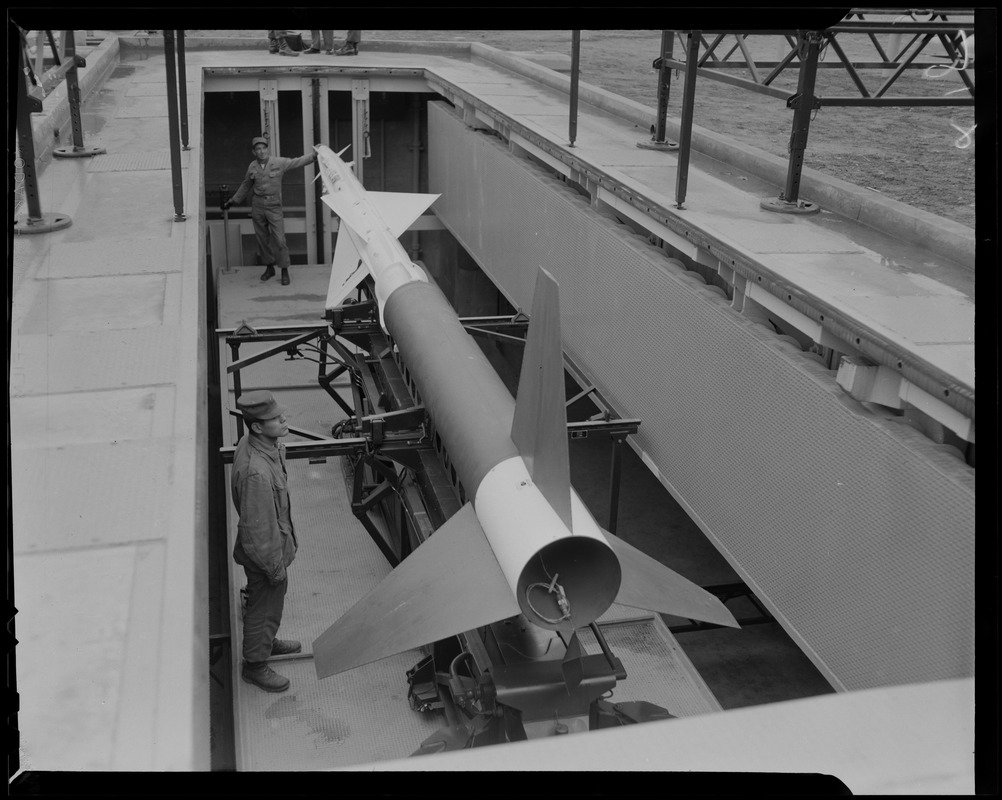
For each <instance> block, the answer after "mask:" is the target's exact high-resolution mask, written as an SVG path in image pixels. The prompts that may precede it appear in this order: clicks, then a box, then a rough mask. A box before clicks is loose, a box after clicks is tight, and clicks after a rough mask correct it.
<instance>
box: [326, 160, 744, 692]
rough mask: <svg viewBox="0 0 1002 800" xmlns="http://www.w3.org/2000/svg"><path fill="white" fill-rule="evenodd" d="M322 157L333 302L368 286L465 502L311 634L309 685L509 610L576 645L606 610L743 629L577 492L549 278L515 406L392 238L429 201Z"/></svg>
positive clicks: (542, 287)
mask: <svg viewBox="0 0 1002 800" xmlns="http://www.w3.org/2000/svg"><path fill="white" fill-rule="evenodd" d="M316 149H317V151H318V163H319V168H320V176H321V178H322V179H323V182H324V188H325V193H324V195H323V201H324V202H325V203H326V204H327V205H328V206H329V207H330V208H331V209H332V210H333V211H334V213H335V214H337V215H338V217H339V218H340V221H341V228H340V231H339V234H338V238H337V244H336V246H335V253H334V259H333V265H332V269H331V278H330V284H329V289H328V295H327V307H328V308H329V309H330V308H334V307H336V306H337V305H339V304H340V303H342V302H343V301H344V299H345V298H346V297H347V296H348V295H349V294H350V293H351V292H352V291H353V290H354V289H355V288H356V287H357V286H358V284H359V283H360V282H361V281H362V280H364V279H365V278H366V277H367V276H369V275H371V276H372V279H373V283H374V287H375V295H376V301H377V305H378V308H379V318H380V321H381V324H382V326H383V328H384V330H385V331H386V332H387V333H389V334H390V336H391V337H392V339H393V342H394V344H395V345H396V347H397V348H398V349H399V352H400V355H401V358H402V359H403V361H404V362H405V363H406V364H407V367H408V370H409V372H410V374H411V376H412V377H413V380H414V383H415V384H416V386H417V388H418V391H419V393H420V398H421V402H422V403H423V404H424V406H425V408H426V410H427V413H428V415H429V416H430V417H431V419H432V420H433V421H434V423H435V428H436V430H437V432H438V433H439V435H440V436H441V438H442V442H443V445H444V447H445V449H446V451H447V452H448V453H449V458H450V460H451V462H452V464H453V466H454V468H455V470H456V473H457V475H458V477H459V479H460V481H461V482H462V485H463V487H464V488H465V489H466V492H467V495H468V496H469V497H470V498H472V499H471V501H470V502H468V503H467V504H466V505H465V506H463V508H462V509H461V510H460V511H459V512H458V513H456V514H455V515H453V516H452V517H451V518H450V519H449V520H448V521H447V522H446V523H445V524H444V525H443V526H442V527H440V528H439V529H438V530H436V531H435V533H434V534H432V536H431V537H430V538H429V539H428V540H427V541H426V542H424V543H423V544H422V545H421V546H420V547H418V548H417V549H416V550H415V551H414V552H413V553H412V554H411V555H410V556H408V557H407V558H406V559H405V560H404V561H403V562H401V563H400V565H399V566H397V568H396V569H395V570H394V571H393V572H391V573H390V574H389V575H388V576H386V578H385V579H384V580H383V581H382V582H381V583H380V584H378V585H377V586H376V587H375V588H374V589H373V590H372V591H371V592H370V593H369V594H368V595H366V596H365V597H363V598H362V599H361V600H360V601H359V602H358V603H357V604H356V605H355V606H353V607H352V608H351V609H350V610H349V611H348V612H347V613H346V614H345V615H344V616H342V617H341V618H340V619H339V620H337V621H336V622H335V623H334V624H333V625H332V626H331V627H330V628H328V629H327V631H325V632H324V633H323V634H322V635H321V636H320V637H318V638H317V639H316V641H315V642H314V643H313V655H314V664H315V667H316V671H317V675H318V677H321V678H323V677H326V676H328V675H333V674H336V673H338V672H343V671H345V670H349V669H353V668H355V667H358V666H361V665H363V664H366V663H370V662H372V661H375V660H378V659H380V658H385V657H387V656H390V655H394V654H396V653H400V652H404V651H406V650H410V649H413V648H416V647H420V646H422V645H426V644H429V643H431V642H434V641H438V640H440V639H444V638H446V637H449V636H454V635H456V634H458V633H461V632H464V631H468V630H473V629H475V628H478V627H481V626H484V625H488V624H491V623H494V622H497V621H499V620H502V619H506V618H509V617H512V616H516V615H518V614H522V615H524V617H525V618H526V619H527V620H528V621H529V622H530V623H532V624H534V625H536V626H538V627H540V628H544V629H547V630H551V631H558V632H559V633H560V635H561V637H562V638H563V639H564V641H565V642H569V641H570V640H571V639H572V638H573V636H574V631H575V630H576V629H578V628H580V627H582V626H585V625H588V624H589V623H591V622H593V621H595V620H596V619H598V618H599V617H600V616H601V615H602V614H603V613H605V611H606V610H607V609H608V608H609V606H610V605H612V603H614V602H617V603H620V604H623V605H627V606H633V607H638V608H643V609H646V610H651V611H658V612H662V613H668V614H672V615H676V616H681V617H686V618H688V619H693V620H700V621H705V622H711V623H715V624H718V625H726V626H730V627H737V622H736V621H735V620H734V617H733V616H732V615H731V613H730V612H729V611H728V610H727V609H726V607H725V606H724V605H723V603H721V602H720V600H718V599H717V598H716V597H715V596H714V595H712V594H710V593H709V592H707V591H705V590H704V589H702V588H701V587H699V586H697V585H696V584H694V583H692V582H690V581H689V580H687V579H686V578H684V577H682V576H681V575H679V574H678V573H676V572H674V571H672V570H671V569H669V568H667V567H665V566H664V565H662V564H661V563H659V562H658V561H655V560H654V559H652V558H650V557H649V556H647V555H646V554H644V553H642V552H641V551H639V550H637V549H636V548H634V547H633V546H632V545H629V544H628V543H626V542H624V541H623V540H621V539H619V538H618V537H616V536H614V535H613V534H611V533H609V532H608V531H605V530H603V529H602V528H601V527H600V526H599V524H598V523H597V522H596V520H595V519H594V517H593V516H592V515H591V513H590V512H589V511H588V509H587V508H586V506H585V504H584V502H583V501H582V500H581V498H580V497H578V495H577V493H576V492H575V491H574V490H573V489H572V487H571V485H570V464H569V454H568V442H567V416H566V407H565V396H564V379H563V358H562V350H561V340H560V307H559V287H558V285H557V283H556V281H555V280H554V279H553V277H552V276H551V275H549V273H547V272H546V271H545V270H542V269H541V270H540V271H539V273H538V275H537V282H536V289H535V295H534V298H533V305H532V312H531V317H530V324H529V333H528V338H527V340H526V349H525V355H524V358H523V363H522V372H521V376H520V380H519V387H518V397H517V400H514V399H513V398H512V396H511V394H510V392H509V391H508V389H507V387H506V386H505V385H504V383H503V382H502V381H501V380H500V378H499V377H498V376H497V373H496V372H495V370H494V368H493V367H492V366H491V364H490V362H489V361H488V360H487V358H486V356H485V355H484V354H483V353H482V351H481V350H480V348H479V347H478V346H477V344H476V342H475V341H474V340H473V338H472V337H471V336H470V335H469V334H468V333H467V332H466V330H465V329H464V328H463V326H462V324H461V323H460V321H459V318H458V316H457V315H456V312H455V310H454V309H453V308H452V306H451V305H450V303H449V302H448V300H447V299H446V298H445V296H444V295H443V294H442V292H441V291H440V290H439V289H438V287H437V286H436V285H435V283H434V282H432V281H431V280H429V278H428V276H427V274H426V273H425V272H424V270H423V269H422V268H421V267H420V266H418V265H417V264H414V263H412V262H411V260H410V258H409V256H408V255H407V253H406V251H405V250H404V248H403V247H402V246H401V244H400V242H399V241H398V237H399V236H400V235H401V234H402V233H403V232H404V231H405V230H407V229H408V227H410V225H411V224H412V223H413V221H414V220H415V219H416V218H417V217H418V216H420V215H421V214H422V213H423V212H424V211H425V210H426V209H427V208H428V207H429V206H430V205H431V204H432V203H433V202H434V201H435V199H437V197H438V195H427V194H402V193H389V192H368V191H366V189H365V188H364V187H363V186H362V185H361V184H360V183H359V181H358V180H357V179H356V177H355V175H354V173H353V172H352V170H351V165H350V164H349V163H346V162H344V161H342V160H341V158H340V154H338V153H334V152H333V151H332V150H330V148H328V147H326V146H324V145H317V148H316ZM342 152H343V151H342Z"/></svg>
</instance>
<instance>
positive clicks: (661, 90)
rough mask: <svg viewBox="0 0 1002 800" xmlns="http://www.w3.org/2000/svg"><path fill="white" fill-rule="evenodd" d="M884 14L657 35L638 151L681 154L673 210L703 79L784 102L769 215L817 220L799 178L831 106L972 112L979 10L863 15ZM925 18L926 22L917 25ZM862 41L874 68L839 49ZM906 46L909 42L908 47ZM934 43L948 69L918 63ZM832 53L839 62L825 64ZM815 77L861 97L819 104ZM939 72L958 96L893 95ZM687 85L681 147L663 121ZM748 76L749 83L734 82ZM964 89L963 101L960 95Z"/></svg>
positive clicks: (681, 199)
mask: <svg viewBox="0 0 1002 800" xmlns="http://www.w3.org/2000/svg"><path fill="white" fill-rule="evenodd" d="M888 13H894V12H888V11H887V10H886V9H885V10H881V9H872V10H865V11H864V10H858V9H857V10H853V11H852V12H851V13H850V14H848V15H847V16H846V18H845V19H844V20H843V21H842V22H840V23H839V24H838V25H834V26H832V27H829V28H827V29H825V30H818V31H807V30H798V31H783V30H774V31H731V30H664V31H662V36H661V55H660V56H659V57H658V58H656V59H655V60H654V62H653V64H652V67H653V68H654V69H656V70H658V111H657V117H656V121H655V124H654V125H653V126H652V130H651V133H652V139H651V141H650V142H639V143H638V146H640V147H653V148H660V149H670V150H675V149H677V150H679V169H678V174H677V177H676V190H675V201H676V205H677V206H678V207H679V208H684V204H685V196H686V189H687V184H688V164H689V152H690V148H691V136H692V122H693V108H694V105H695V90H696V80H697V78H699V79H707V80H714V81H718V82H721V83H726V84H729V85H731V86H736V87H738V88H741V89H746V90H748V91H751V92H756V93H758V94H763V95H766V96H769V97H774V98H777V99H779V100H783V101H784V102H785V103H786V107H787V108H789V109H791V110H793V112H794V116H793V126H792V131H791V134H790V146H789V152H790V160H789V167H788V170H787V179H786V185H785V187H784V189H783V192H782V193H781V194H780V195H779V198H778V200H765V201H763V202H762V207H763V208H765V209H767V210H770V211H782V212H788V213H812V212H815V211H818V210H819V208H818V207H817V206H816V205H815V204H812V203H805V202H803V201H801V200H800V178H801V172H802V170H803V163H804V154H805V151H806V149H807V138H808V133H809V130H810V123H811V119H812V116H813V114H815V113H816V112H817V110H818V109H820V108H822V107H824V106H829V107H837V106H844V107H850V106H858V107H881V108H886V107H894V106H903V107H909V106H910V107H915V106H936V107H959V106H973V105H974V99H975V98H974V77H973V71H974V58H973V57H972V56H971V55H970V53H969V48H968V41H969V40H970V38H971V37H973V34H974V11H973V9H953V10H949V11H947V10H935V9H934V10H931V11H923V12H914V11H913V12H906V11H898V12H896V13H898V14H899V15H900V16H899V17H898V18H897V19H896V20H894V21H892V22H883V21H872V20H868V19H866V14H870V15H873V14H883V15H886V14H888ZM920 17H921V18H920ZM878 35H884V36H890V37H893V40H894V47H893V52H889V50H891V49H892V48H890V47H889V46H886V43H885V44H882V43H881V41H880V40H879V39H878V38H877V37H878ZM751 36H759V37H761V36H769V37H773V38H777V37H778V39H777V40H778V41H779V42H785V45H786V47H787V48H788V49H787V52H786V54H785V55H784V56H783V57H782V58H780V59H779V60H762V59H760V58H756V57H755V56H754V55H753V54H752V51H751V48H750V46H749V38H750V37H751ZM849 36H852V37H859V36H865V37H867V38H868V39H869V41H870V42H871V44H872V45H873V48H874V51H875V53H876V57H877V60H873V61H853V60H852V59H850V58H849V56H848V55H847V54H846V50H845V49H844V48H843V46H842V42H843V41H844V40H845V38H846V37H849ZM905 37H910V38H908V40H907V41H905ZM676 40H677V41H678V42H679V43H680V44H681V46H682V51H683V53H684V57H683V58H680V59H679V58H675V55H674V49H675V42H676ZM933 41H938V42H939V43H940V44H941V45H942V47H943V49H944V51H945V52H946V54H947V57H948V58H949V59H950V61H951V63H949V64H944V63H942V61H941V60H932V61H930V60H928V59H923V60H920V59H919V56H920V55H921V54H922V53H924V52H927V48H928V45H929V44H930V43H932V42H933ZM828 53H834V54H835V57H834V58H830V59H827V60H826V59H825V56H826V55H828ZM819 69H828V70H835V69H839V70H843V71H844V72H845V73H846V75H847V76H848V77H849V80H850V81H851V83H852V85H853V86H854V87H855V89H856V90H857V92H858V94H857V95H855V96H849V95H840V96H827V97H822V96H820V95H819V94H817V92H816V80H817V74H818V70H819ZM916 69H924V70H929V69H940V70H948V71H955V72H956V73H957V75H958V76H959V78H960V80H961V81H962V82H963V87H962V88H961V89H959V90H957V91H956V92H949V93H947V94H945V95H942V96H937V97H929V96H916V95H898V96H895V95H892V94H891V93H890V91H891V89H892V87H895V86H896V85H899V84H898V81H899V79H900V78H901V76H902V75H904V74H906V72H908V71H909V70H916ZM672 70H676V71H678V72H679V73H681V74H683V75H684V76H685V83H684V89H683V98H682V109H681V120H680V128H679V141H678V142H672V141H669V140H667V139H666V117H667V109H668V100H669V90H670V81H671V71H672ZM740 70H744V71H746V73H747V76H741V75H738V74H735V73H736V72H737V71H740ZM864 70H879V71H880V72H882V73H885V72H887V71H890V74H887V75H882V76H881V83H880V85H879V86H878V87H876V88H875V89H871V88H870V87H869V86H867V83H866V80H865V77H866V76H864V75H863V71H864ZM793 72H795V73H796V77H797V89H796V91H795V92H792V93H791V92H790V91H789V90H788V89H782V88H779V87H777V86H776V85H775V83H776V81H777V79H778V78H779V77H780V76H783V75H789V74H790V73H793ZM964 89H966V92H965V91H964ZM572 105H573V104H572Z"/></svg>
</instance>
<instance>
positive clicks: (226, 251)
mask: <svg viewBox="0 0 1002 800" xmlns="http://www.w3.org/2000/svg"><path fill="white" fill-rule="evenodd" d="M229 188H230V187H229V186H228V185H227V184H225V183H224V184H221V185H220V187H219V207H220V208H222V209H223V258H224V259H225V260H226V263H225V264H223V270H222V271H223V272H226V273H231V272H236V270H235V269H233V268H232V267H230V210H229V209H228V208H227V207H226V205H225V204H226V200H227V199H228V195H229Z"/></svg>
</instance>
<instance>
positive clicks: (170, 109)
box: [164, 31, 185, 222]
mask: <svg viewBox="0 0 1002 800" xmlns="http://www.w3.org/2000/svg"><path fill="white" fill-rule="evenodd" d="M164 60H165V61H166V62H167V63H166V64H165V66H166V70H167V124H168V126H169V127H170V131H169V133H170V174H171V185H172V186H173V188H174V221H175V222H183V221H184V219H185V216H184V195H183V192H182V188H181V144H180V142H179V141H178V110H177V72H176V71H175V70H176V64H175V59H174V31H164Z"/></svg>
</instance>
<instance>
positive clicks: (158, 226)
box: [10, 39, 209, 771]
mask: <svg viewBox="0 0 1002 800" xmlns="http://www.w3.org/2000/svg"><path fill="white" fill-rule="evenodd" d="M102 48H104V49H102V50H101V52H100V53H98V52H97V49H95V50H92V51H90V52H89V53H88V58H89V61H88V68H87V69H88V70H94V71H97V72H99V73H101V74H103V75H108V74H109V73H111V77H110V78H107V80H106V81H102V82H101V84H100V92H97V91H96V87H94V91H93V93H92V100H91V101H90V102H88V103H87V104H86V107H85V113H84V127H85V135H86V143H87V144H88V145H95V146H104V147H106V148H107V150H108V155H105V156H97V157H94V158H91V159H66V160H60V161H54V162H52V163H50V164H48V166H47V168H46V169H45V170H44V172H43V173H42V175H41V178H40V181H39V193H40V196H41V201H42V208H43V211H51V210H58V212H59V213H62V214H68V215H69V216H70V217H71V218H72V220H73V224H72V225H71V226H70V227H69V228H66V229H65V230H62V231H58V232H54V233H48V234H38V235H27V236H19V237H15V239H14V243H13V244H14V270H13V271H14V280H13V291H14V293H13V297H12V306H11V342H10V365H11V366H10V401H11V402H10V430H11V466H12V469H11V479H10V488H11V497H12V515H13V555H14V589H15V595H14V596H15V601H16V606H17V609H18V613H17V616H16V618H15V620H14V625H15V628H16V636H17V639H18V644H17V649H16V661H17V690H18V693H19V696H20V707H19V710H18V717H17V727H18V729H19V731H20V736H21V739H20V751H19V752H20V761H21V768H22V769H26V770H41V771H47V770H59V771H62V770H81V771H83V770H88V771H89V770H194V769H208V767H209V719H208V704H209V687H208V672H207V670H206V665H207V664H208V658H209V640H208V615H207V613H206V608H207V602H208V600H207V598H208V585H207V578H206V552H207V550H206V535H207V532H206V524H207V522H206V508H205V485H206V463H207V462H206V457H207V453H206V450H205V444H206V440H205V435H204V426H205V424H206V416H205V398H206V394H205V352H204V341H203V336H204V319H205V314H204V295H205V283H204V276H203V274H202V273H201V271H200V265H201V264H202V258H201V249H202V247H203V246H204V245H203V242H204V239H203V232H202V225H201V221H200V211H201V199H200V192H201V186H200V181H199V178H198V176H199V172H200V169H199V164H200V162H199V158H200V152H201V142H200V140H199V134H200V129H199V126H198V124H197V121H198V116H199V105H198V104H197V103H194V104H193V105H192V106H191V107H190V119H191V123H192V124H191V142H190V144H191V149H190V150H189V151H187V152H186V153H184V163H185V167H184V170H183V179H184V204H185V209H186V211H187V213H188V219H187V220H185V221H182V222H176V221H174V213H173V207H172V200H171V179H170V171H169V169H168V168H169V160H167V159H165V154H166V152H167V149H168V146H169V142H168V126H167V106H166V103H165V102H163V97H164V96H165V95H166V86H165V85H164V76H163V65H162V61H161V64H160V66H159V68H155V67H154V68H152V69H150V70H149V71H148V72H140V73H139V74H132V75H130V76H124V75H122V76H118V75H117V74H115V73H114V72H113V70H114V69H115V65H116V64H117V41H116V40H115V39H108V40H106V41H105V44H104V45H102ZM98 49H100V48H98ZM161 58H162V57H161ZM83 77H85V76H81V83H82V84H83V83H84V81H83ZM194 77H195V82H193V84H192V86H191V87H190V89H191V92H192V96H194V97H197V96H198V91H197V89H198V84H197V73H194ZM144 90H149V91H150V92H152V93H153V94H155V95H157V94H158V95H160V103H159V107H158V108H156V109H154V108H151V109H149V110H148V111H147V112H146V113H144V114H142V115H139V114H136V113H134V111H133V109H134V99H133V98H134V97H135V95H136V94H137V92H143V91H144ZM50 101H51V102H56V101H58V98H53V97H50V98H49V100H47V103H49V102H50ZM50 107H51V103H50ZM50 115H51V116H57V114H56V113H55V111H52V112H50V114H46V115H43V119H42V120H41V122H42V126H43V128H44V125H45V123H46V122H47V118H48V116H50ZM130 156H131V157H132V158H131V160H130Z"/></svg>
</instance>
